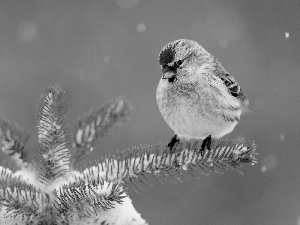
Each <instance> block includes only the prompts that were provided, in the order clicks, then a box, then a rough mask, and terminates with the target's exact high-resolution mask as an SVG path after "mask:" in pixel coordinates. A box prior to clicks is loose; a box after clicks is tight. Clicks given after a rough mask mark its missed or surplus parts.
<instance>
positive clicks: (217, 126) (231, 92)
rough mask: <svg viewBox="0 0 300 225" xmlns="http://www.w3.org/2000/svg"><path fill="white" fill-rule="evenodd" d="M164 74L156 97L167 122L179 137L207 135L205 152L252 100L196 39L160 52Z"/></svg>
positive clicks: (171, 143) (227, 130)
mask: <svg viewBox="0 0 300 225" xmlns="http://www.w3.org/2000/svg"><path fill="white" fill-rule="evenodd" d="M159 64H160V67H161V70H162V72H163V76H162V78H161V79H160V81H159V84H158V87H157V91H156V99H157V104H158V107H159V110H160V112H161V114H162V116H163V118H164V119H165V121H166V122H167V124H168V125H169V126H170V127H171V128H172V130H173V131H174V132H175V136H174V137H173V138H172V140H171V141H170V143H169V144H168V147H170V149H172V147H173V146H174V145H175V144H176V142H178V141H179V139H186V140H190V139H203V140H204V141H203V142H202V146H201V153H202V154H203V153H204V149H205V147H207V149H210V144H211V138H216V139H218V138H221V137H222V136H224V135H226V134H228V133H230V132H231V131H232V130H233V129H234V127H235V126H236V125H237V123H238V121H239V119H240V116H241V114H242V113H244V112H246V111H247V110H248V105H249V101H248V99H247V98H246V96H245V95H244V93H243V92H242V89H241V87H240V86H239V84H238V83H237V82H236V81H235V80H234V78H233V77H232V76H231V75H230V74H229V73H228V72H227V71H226V70H225V69H224V67H223V66H222V65H221V63H219V61H218V60H217V59H216V58H215V57H214V56H213V55H211V54H210V53H208V52H207V51H206V50H205V49H204V48H203V47H201V46H200V45H199V44H198V43H197V42H196V41H192V40H187V39H180V40H177V41H173V42H171V43H169V44H167V45H166V46H165V47H163V49H162V50H161V52H160V54H159Z"/></svg>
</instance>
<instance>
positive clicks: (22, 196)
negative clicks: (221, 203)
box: [0, 87, 256, 225]
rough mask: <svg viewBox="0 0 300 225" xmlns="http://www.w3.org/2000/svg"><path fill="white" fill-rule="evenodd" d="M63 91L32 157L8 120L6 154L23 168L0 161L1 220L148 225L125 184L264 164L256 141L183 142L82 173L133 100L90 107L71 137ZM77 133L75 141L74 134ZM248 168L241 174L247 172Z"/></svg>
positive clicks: (46, 110) (53, 99) (44, 112)
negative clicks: (82, 163) (78, 168)
mask: <svg viewBox="0 0 300 225" xmlns="http://www.w3.org/2000/svg"><path fill="white" fill-rule="evenodd" d="M62 95H63V91H62V90H60V89H58V88H55V87H50V88H48V89H47V90H46V92H45V94H44V95H42V97H41V100H40V104H39V106H38V109H37V114H38V121H37V136H38V144H39V148H38V149H37V153H38V155H35V157H36V160H35V161H34V162H29V161H28V158H27V155H26V151H25V150H24V149H25V144H26V142H27V139H28V135H27V134H26V132H24V129H23V128H22V127H20V126H19V125H17V124H13V123H11V122H9V121H8V120H5V119H0V144H1V148H2V150H3V152H4V153H5V154H7V155H8V156H10V157H12V158H13V159H15V162H16V163H17V165H18V166H19V168H18V170H16V171H15V172H13V171H11V170H10V169H8V168H5V167H3V166H0V224H2V223H5V224H6V225H16V224H18V225H22V224H36V225H41V224H43V225H44V224H45V225H48V224H49V225H50V224H51V225H59V224H65V225H67V224H68V225H69V224H70V225H77V224H78V225H79V224H93V223H95V221H97V223H99V224H120V225H129V224H130V225H147V222H146V221H145V220H144V219H143V218H142V217H141V216H140V214H139V213H138V212H137V211H136V210H135V209H134V207H133V205H132V202H131V199H130V198H129V197H128V196H127V194H126V192H125V190H126V188H124V185H127V186H130V187H132V188H133V189H134V190H136V191H137V190H138V189H141V186H140V184H146V185H150V186H151V185H152V179H151V177H152V178H154V179H156V180H158V181H162V180H167V181H172V182H178V181H179V182H182V181H183V180H185V179H189V178H190V177H195V178H199V174H205V175H209V174H211V173H212V172H216V173H222V172H223V171H226V170H228V169H234V170H236V171H238V172H240V168H241V167H242V166H243V165H246V164H249V163H251V164H254V163H256V158H255V156H256V152H255V150H256V145H255V144H254V142H252V143H244V142H243V141H242V140H240V141H218V142H213V143H212V145H211V147H210V149H207V148H204V151H203V152H202V153H203V154H201V149H202V150H203V148H201V143H200V142H199V141H195V142H182V141H179V142H178V143H176V144H175V146H174V147H173V148H172V149H170V148H169V147H168V146H167V145H165V144H158V145H156V146H148V145H145V146H144V145H141V146H139V147H134V148H132V149H129V150H125V151H123V152H121V153H117V154H115V155H109V156H106V157H103V158H102V159H100V160H99V161H98V162H97V164H96V165H93V166H91V167H89V168H85V169H83V171H76V170H75V169H74V166H73V165H74V163H77V162H80V161H81V160H82V159H83V158H84V156H87V155H88V153H89V152H90V150H91V149H92V148H93V147H95V146H96V145H97V144H98V143H99V141H100V140H101V137H102V136H103V135H105V133H106V132H107V131H108V130H109V129H110V128H111V127H113V126H116V125H119V124H120V123H122V122H123V121H125V120H126V119H127V118H128V117H129V116H130V115H131V107H130V106H129V103H128V101H127V100H126V99H125V98H121V97H120V98H117V99H115V100H113V101H109V102H107V103H106V104H104V105H102V106H100V107H97V108H96V109H92V110H90V111H89V112H88V113H86V114H85V115H84V116H83V117H80V118H79V120H78V121H77V123H76V128H75V130H74V132H73V134H72V135H70V134H69V129H68V123H67V120H66V116H65V114H66V109H65V107H64V103H63V99H62ZM70 136H71V137H73V139H72V138H71V139H70ZM240 173H241V172H240Z"/></svg>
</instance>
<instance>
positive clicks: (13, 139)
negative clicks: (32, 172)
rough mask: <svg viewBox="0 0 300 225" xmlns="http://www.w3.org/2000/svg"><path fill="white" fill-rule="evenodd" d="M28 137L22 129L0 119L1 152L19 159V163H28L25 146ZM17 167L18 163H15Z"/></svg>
mask: <svg viewBox="0 0 300 225" xmlns="http://www.w3.org/2000/svg"><path fill="white" fill-rule="evenodd" d="M28 138H29V135H28V134H27V133H26V132H25V130H24V128H23V127H21V126H20V125H18V124H16V123H12V122H10V121H8V120H6V119H4V118H0V146H1V149H2V151H3V152H4V153H5V154H7V155H9V156H16V157H17V158H19V163H20V164H22V163H25V162H28V151H26V150H25V146H26V143H27V140H28ZM15 163H16V165H17V166H21V165H18V162H15Z"/></svg>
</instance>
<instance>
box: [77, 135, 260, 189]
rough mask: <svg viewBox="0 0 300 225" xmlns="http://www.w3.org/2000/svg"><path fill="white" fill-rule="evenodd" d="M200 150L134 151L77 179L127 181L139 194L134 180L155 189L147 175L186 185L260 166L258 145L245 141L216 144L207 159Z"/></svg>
mask: <svg viewBox="0 0 300 225" xmlns="http://www.w3.org/2000/svg"><path fill="white" fill-rule="evenodd" d="M200 149H201V147H200V143H199V142H198V141H195V142H193V143H192V142H182V141H180V142H179V143H178V144H176V145H175V146H174V148H173V149H172V152H171V151H170V149H169V148H168V147H166V146H165V145H161V144H159V145H157V146H140V147H134V148H132V149H130V150H127V151H124V152H122V153H120V154H117V155H113V156H110V157H105V158H103V159H101V160H100V162H99V163H98V165H96V166H92V167H90V168H88V169H86V170H84V171H83V172H82V177H77V179H88V180H99V179H105V180H106V181H109V180H111V181H116V180H117V181H125V182H126V183H127V184H129V186H131V187H132V188H133V189H135V190H136V187H137V188H140V187H139V186H138V184H137V183H136V182H134V180H137V181H139V182H140V183H143V184H148V185H151V181H150V180H149V179H148V178H147V176H146V175H151V176H153V177H154V178H155V179H157V180H160V179H159V178H164V179H167V180H168V179H171V180H176V181H182V179H185V177H186V175H187V174H189V175H191V176H192V177H198V174H205V175H209V174H210V173H212V172H216V173H222V171H224V170H227V169H234V170H236V171H238V172H240V173H241V171H240V170H239V168H240V167H242V166H243V165H245V164H247V163H251V164H254V163H256V162H257V160H256V158H255V155H256V153H255V150H256V145H255V144H254V142H253V143H248V144H244V143H243V141H242V140H241V141H227V140H226V141H219V142H214V143H213V144H212V146H211V150H208V149H206V150H205V152H204V155H203V156H201V153H200ZM183 172H186V173H187V174H184V173H183Z"/></svg>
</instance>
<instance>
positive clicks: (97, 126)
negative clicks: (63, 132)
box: [72, 97, 132, 164]
mask: <svg viewBox="0 0 300 225" xmlns="http://www.w3.org/2000/svg"><path fill="white" fill-rule="evenodd" d="M131 114H132V108H131V106H130V104H129V102H128V101H127V100H126V98H124V97H118V98H116V99H114V100H111V101H107V102H106V103H105V104H103V105H101V106H99V107H97V108H92V109H91V110H90V111H89V112H87V113H85V114H84V115H83V116H82V117H80V118H79V119H78V120H77V123H76V127H75V131H74V135H73V140H74V141H73V147H74V150H73V152H72V154H73V163H74V164H76V163H77V162H78V161H81V160H82V159H83V158H84V157H86V156H87V155H88V154H89V153H90V152H91V151H92V149H93V147H94V146H95V145H96V144H98V143H99V141H100V138H101V137H103V136H104V135H105V134H106V133H107V132H108V131H109V129H111V128H112V127H114V126H118V125H119V126H120V125H122V124H123V122H124V121H126V120H128V118H129V117H130V115H131Z"/></svg>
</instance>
